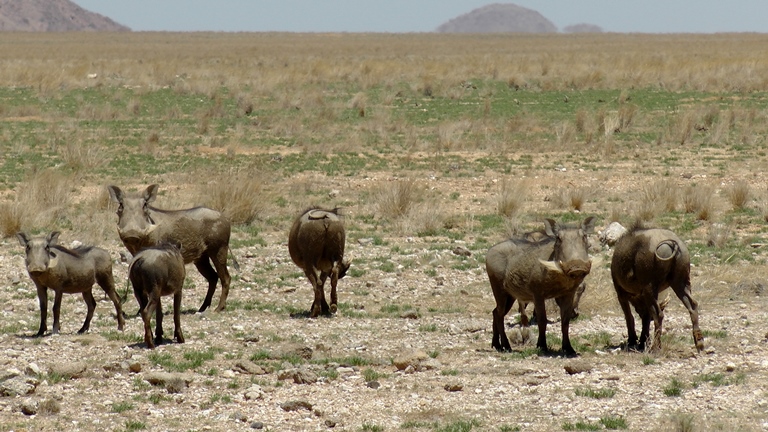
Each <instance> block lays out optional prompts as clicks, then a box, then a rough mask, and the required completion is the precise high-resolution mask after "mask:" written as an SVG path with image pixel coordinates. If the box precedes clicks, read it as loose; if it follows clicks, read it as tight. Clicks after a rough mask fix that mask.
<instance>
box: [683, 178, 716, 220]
mask: <svg viewBox="0 0 768 432" xmlns="http://www.w3.org/2000/svg"><path fill="white" fill-rule="evenodd" d="M713 196H714V189H713V188H712V187H711V186H709V185H691V186H688V187H687V188H686V190H685V194H683V208H684V209H685V212H686V213H694V214H695V215H696V218H698V219H699V220H709V219H710V218H711V217H712V216H713V213H714V202H713V199H712V198H713Z"/></svg>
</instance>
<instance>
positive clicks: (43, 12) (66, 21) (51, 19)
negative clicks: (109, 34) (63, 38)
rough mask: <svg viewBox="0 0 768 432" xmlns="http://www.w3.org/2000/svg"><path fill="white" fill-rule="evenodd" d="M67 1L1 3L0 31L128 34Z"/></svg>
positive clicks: (14, 0) (40, 0) (116, 24)
mask: <svg viewBox="0 0 768 432" xmlns="http://www.w3.org/2000/svg"><path fill="white" fill-rule="evenodd" d="M130 30H131V29H129V28H128V27H126V26H124V25H120V24H118V23H116V22H114V21H112V20H111V19H109V18H107V17H105V16H103V15H99V14H97V13H93V12H90V11H87V10H85V9H83V8H81V7H80V6H78V5H76V4H75V3H72V2H71V1H69V0H0V31H32V32H63V31H130Z"/></svg>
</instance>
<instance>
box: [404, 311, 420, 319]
mask: <svg viewBox="0 0 768 432" xmlns="http://www.w3.org/2000/svg"><path fill="white" fill-rule="evenodd" d="M400 318H405V319H418V318H419V313H418V312H417V311H415V310H413V309H408V310H406V311H403V312H402V313H401V314H400Z"/></svg>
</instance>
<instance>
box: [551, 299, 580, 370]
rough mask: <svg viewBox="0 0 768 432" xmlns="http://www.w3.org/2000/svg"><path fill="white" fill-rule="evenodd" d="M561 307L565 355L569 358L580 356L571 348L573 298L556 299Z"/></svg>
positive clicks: (561, 327)
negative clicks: (570, 333)
mask: <svg viewBox="0 0 768 432" xmlns="http://www.w3.org/2000/svg"><path fill="white" fill-rule="evenodd" d="M555 301H556V302H557V305H558V306H559V307H560V329H561V331H562V336H563V347H562V349H563V353H564V354H565V355H567V356H568V357H575V356H577V355H578V353H577V352H576V350H575V349H573V346H571V337H570V335H569V329H570V323H571V317H572V316H573V296H571V295H565V296H562V297H557V298H556V299H555Z"/></svg>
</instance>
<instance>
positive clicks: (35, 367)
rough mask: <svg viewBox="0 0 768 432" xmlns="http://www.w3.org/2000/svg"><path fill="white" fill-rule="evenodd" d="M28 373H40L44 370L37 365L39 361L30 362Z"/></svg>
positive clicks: (35, 374)
mask: <svg viewBox="0 0 768 432" xmlns="http://www.w3.org/2000/svg"><path fill="white" fill-rule="evenodd" d="M24 372H26V374H27V375H34V376H37V375H40V374H41V373H42V370H41V369H40V366H38V365H37V363H34V362H33V363H30V364H28V365H27V368H26V369H25V371H24Z"/></svg>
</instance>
